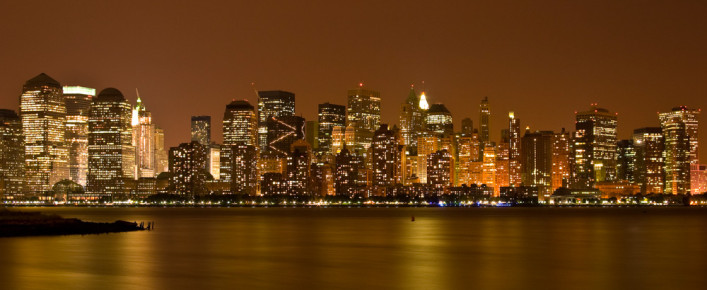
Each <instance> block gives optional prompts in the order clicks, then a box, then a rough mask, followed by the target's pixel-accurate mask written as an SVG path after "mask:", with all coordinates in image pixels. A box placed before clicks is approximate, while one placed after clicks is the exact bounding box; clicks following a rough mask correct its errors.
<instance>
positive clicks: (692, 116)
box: [658, 106, 701, 164]
mask: <svg viewBox="0 0 707 290" xmlns="http://www.w3.org/2000/svg"><path fill="white" fill-rule="evenodd" d="M700 112H701V110H700V109H690V108H688V107H686V106H680V107H675V108H673V110H672V111H670V112H667V113H659V114H658V118H659V119H660V122H661V123H663V122H668V121H670V120H671V119H674V118H678V119H680V121H681V122H683V123H685V133H686V135H687V137H688V138H690V163H693V164H699V163H700V158H699V138H698V128H699V126H698V125H699V122H698V120H697V118H698V117H699V115H700ZM666 141H667V140H666Z"/></svg>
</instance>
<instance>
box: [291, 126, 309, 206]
mask: <svg viewBox="0 0 707 290" xmlns="http://www.w3.org/2000/svg"><path fill="white" fill-rule="evenodd" d="M311 166H312V146H311V145H310V144H309V143H308V142H307V141H304V140H302V139H299V140H295V141H294V142H293V143H292V145H291V146H290V154H289V155H288V156H287V178H286V181H285V183H286V186H287V193H288V194H290V195H301V194H305V193H307V188H309V179H310V173H311Z"/></svg>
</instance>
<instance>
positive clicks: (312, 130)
mask: <svg viewBox="0 0 707 290" xmlns="http://www.w3.org/2000/svg"><path fill="white" fill-rule="evenodd" d="M318 139H319V121H306V122H305V123H304V140H305V141H307V143H309V144H312V145H311V147H312V150H317V149H318V148H319V140H318Z"/></svg>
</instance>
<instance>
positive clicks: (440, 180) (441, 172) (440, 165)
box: [427, 149, 454, 188]
mask: <svg viewBox="0 0 707 290" xmlns="http://www.w3.org/2000/svg"><path fill="white" fill-rule="evenodd" d="M453 181H454V157H453V156H452V154H450V153H449V152H448V151H447V150H446V149H442V150H439V151H436V152H433V153H431V154H430V155H428V156H427V184H429V185H432V186H434V187H436V188H446V187H449V186H452V185H453V184H452V182H453Z"/></svg>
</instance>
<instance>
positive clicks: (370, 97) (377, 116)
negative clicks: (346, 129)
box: [346, 84, 381, 132]
mask: <svg viewBox="0 0 707 290" xmlns="http://www.w3.org/2000/svg"><path fill="white" fill-rule="evenodd" d="M348 100H349V106H348V114H347V116H346V118H347V119H346V125H347V126H349V125H353V126H354V127H355V128H358V129H365V130H368V131H370V132H373V131H375V130H376V129H378V126H379V125H380V120H381V98H380V93H379V92H377V91H374V90H369V89H365V88H363V84H359V86H358V87H357V88H355V89H352V90H349V91H348Z"/></svg>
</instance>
